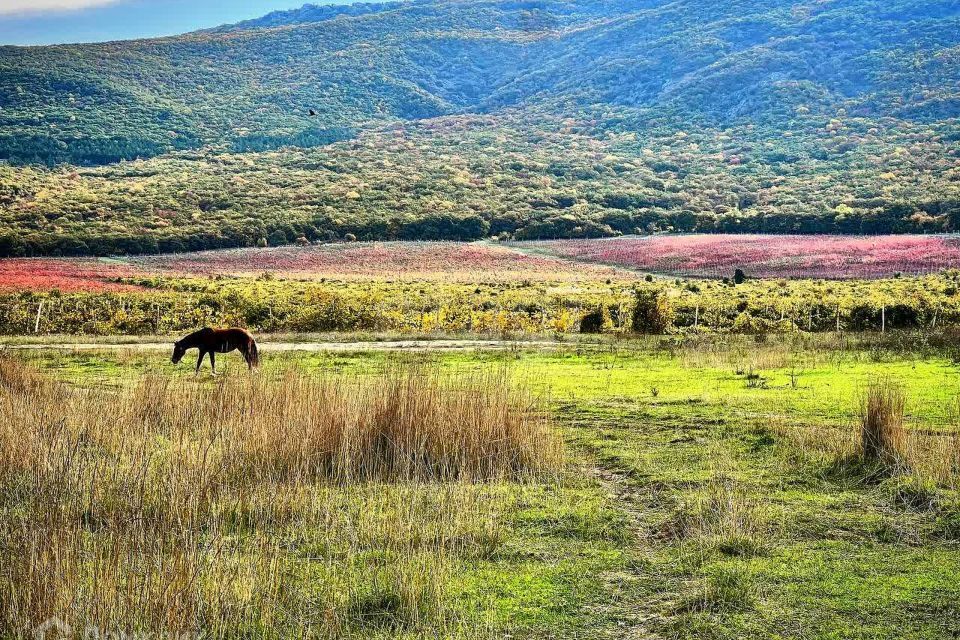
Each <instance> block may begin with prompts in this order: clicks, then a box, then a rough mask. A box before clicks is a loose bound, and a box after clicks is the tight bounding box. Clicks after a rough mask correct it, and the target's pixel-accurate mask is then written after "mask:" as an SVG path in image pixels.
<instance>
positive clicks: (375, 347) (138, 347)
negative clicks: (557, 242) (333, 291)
mask: <svg viewBox="0 0 960 640" xmlns="http://www.w3.org/2000/svg"><path fill="white" fill-rule="evenodd" d="M571 344H577V343H564V342H555V341H547V340H544V341H538V342H526V341H515V340H385V341H369V342H260V343H258V345H259V347H260V350H261V351H469V350H471V349H514V348H517V349H524V348H528V347H536V348H556V347H561V346H567V345H571ZM172 346H173V341H170V342H139V343H134V342H128V343H110V342H50V343H30V344H4V345H0V351H2V350H4V349H11V350H12V349H16V350H50V349H54V350H57V349H59V350H64V351H104V350H118V351H121V350H132V351H167V350H169V349H171V348H172ZM580 346H583V345H580Z"/></svg>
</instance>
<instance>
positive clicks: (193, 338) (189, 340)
mask: <svg viewBox="0 0 960 640" xmlns="http://www.w3.org/2000/svg"><path fill="white" fill-rule="evenodd" d="M211 333H213V329H211V328H210V327H204V328H203V329H200V330H199V331H194V332H193V333H191V334H190V335H188V336H185V337H183V338H181V339H180V340H178V341H177V344H179V345H185V344H196V342H197V340H198V339H199V338H200V337H201V336H205V335H209V334H211Z"/></svg>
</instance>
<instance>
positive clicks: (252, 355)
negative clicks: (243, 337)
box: [247, 338, 260, 367]
mask: <svg viewBox="0 0 960 640" xmlns="http://www.w3.org/2000/svg"><path fill="white" fill-rule="evenodd" d="M248 351H249V355H248V360H247V362H249V363H250V366H251V367H259V366H260V351H259V350H257V341H256V340H254V339H253V338H250V347H249V350H248Z"/></svg>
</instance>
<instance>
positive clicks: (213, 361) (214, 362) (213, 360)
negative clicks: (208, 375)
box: [210, 351, 217, 375]
mask: <svg viewBox="0 0 960 640" xmlns="http://www.w3.org/2000/svg"><path fill="white" fill-rule="evenodd" d="M213 353H214V352H213V351H211V352H210V369H211V370H212V371H213V375H217V360H216V358H215V357H214V355H213Z"/></svg>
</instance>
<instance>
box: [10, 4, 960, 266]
mask: <svg viewBox="0 0 960 640" xmlns="http://www.w3.org/2000/svg"><path fill="white" fill-rule="evenodd" d="M958 118H960V5H958V3H956V2H954V1H951V0H934V1H923V2H921V1H919V0H894V1H886V2H879V1H873V0H831V1H827V2H823V1H820V2H813V1H799V2H795V1H786V0H759V1H756V2H751V3H746V2H728V3H716V2H707V1H706V0H686V1H684V0H681V1H679V2H666V1H665V0H603V1H599V2H587V1H585V0H581V1H572V2H562V1H559V0H543V1H524V0H516V1H510V0H498V1H492V0H460V1H456V2H453V1H443V0H440V1H416V2H390V3H383V4H359V5H348V6H343V7H315V6H305V7H303V8H302V9H299V10H293V11H287V12H277V13H274V14H270V15H268V16H265V17H264V18H262V19H260V20H254V21H250V22H246V23H241V24H238V25H232V26H225V27H221V28H218V29H213V30H208V31H201V32H196V33H192V34H187V35H183V36H178V37H173V38H163V39H155V40H142V41H131V42H115V43H107V44H96V45H71V46H54V47H0V160H5V164H2V165H0V255H80V254H111V253H150V252H157V251H180V250H186V249H202V248H216V247H232V246H257V245H276V244H288V243H294V242H308V241H318V240H321V241H322V240H334V239H351V238H358V239H439V238H443V239H475V238H480V237H485V236H509V237H514V238H518V239H530V238H551V237H598V236H611V235H619V234H631V233H655V232H664V231H707V232H709V231H725V232H747V231H762V232H774V233H786V232H791V233H797V232H800V233H824V232H829V233H889V232H894V233H897V232H921V233H926V232H943V231H960V120H958Z"/></svg>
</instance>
